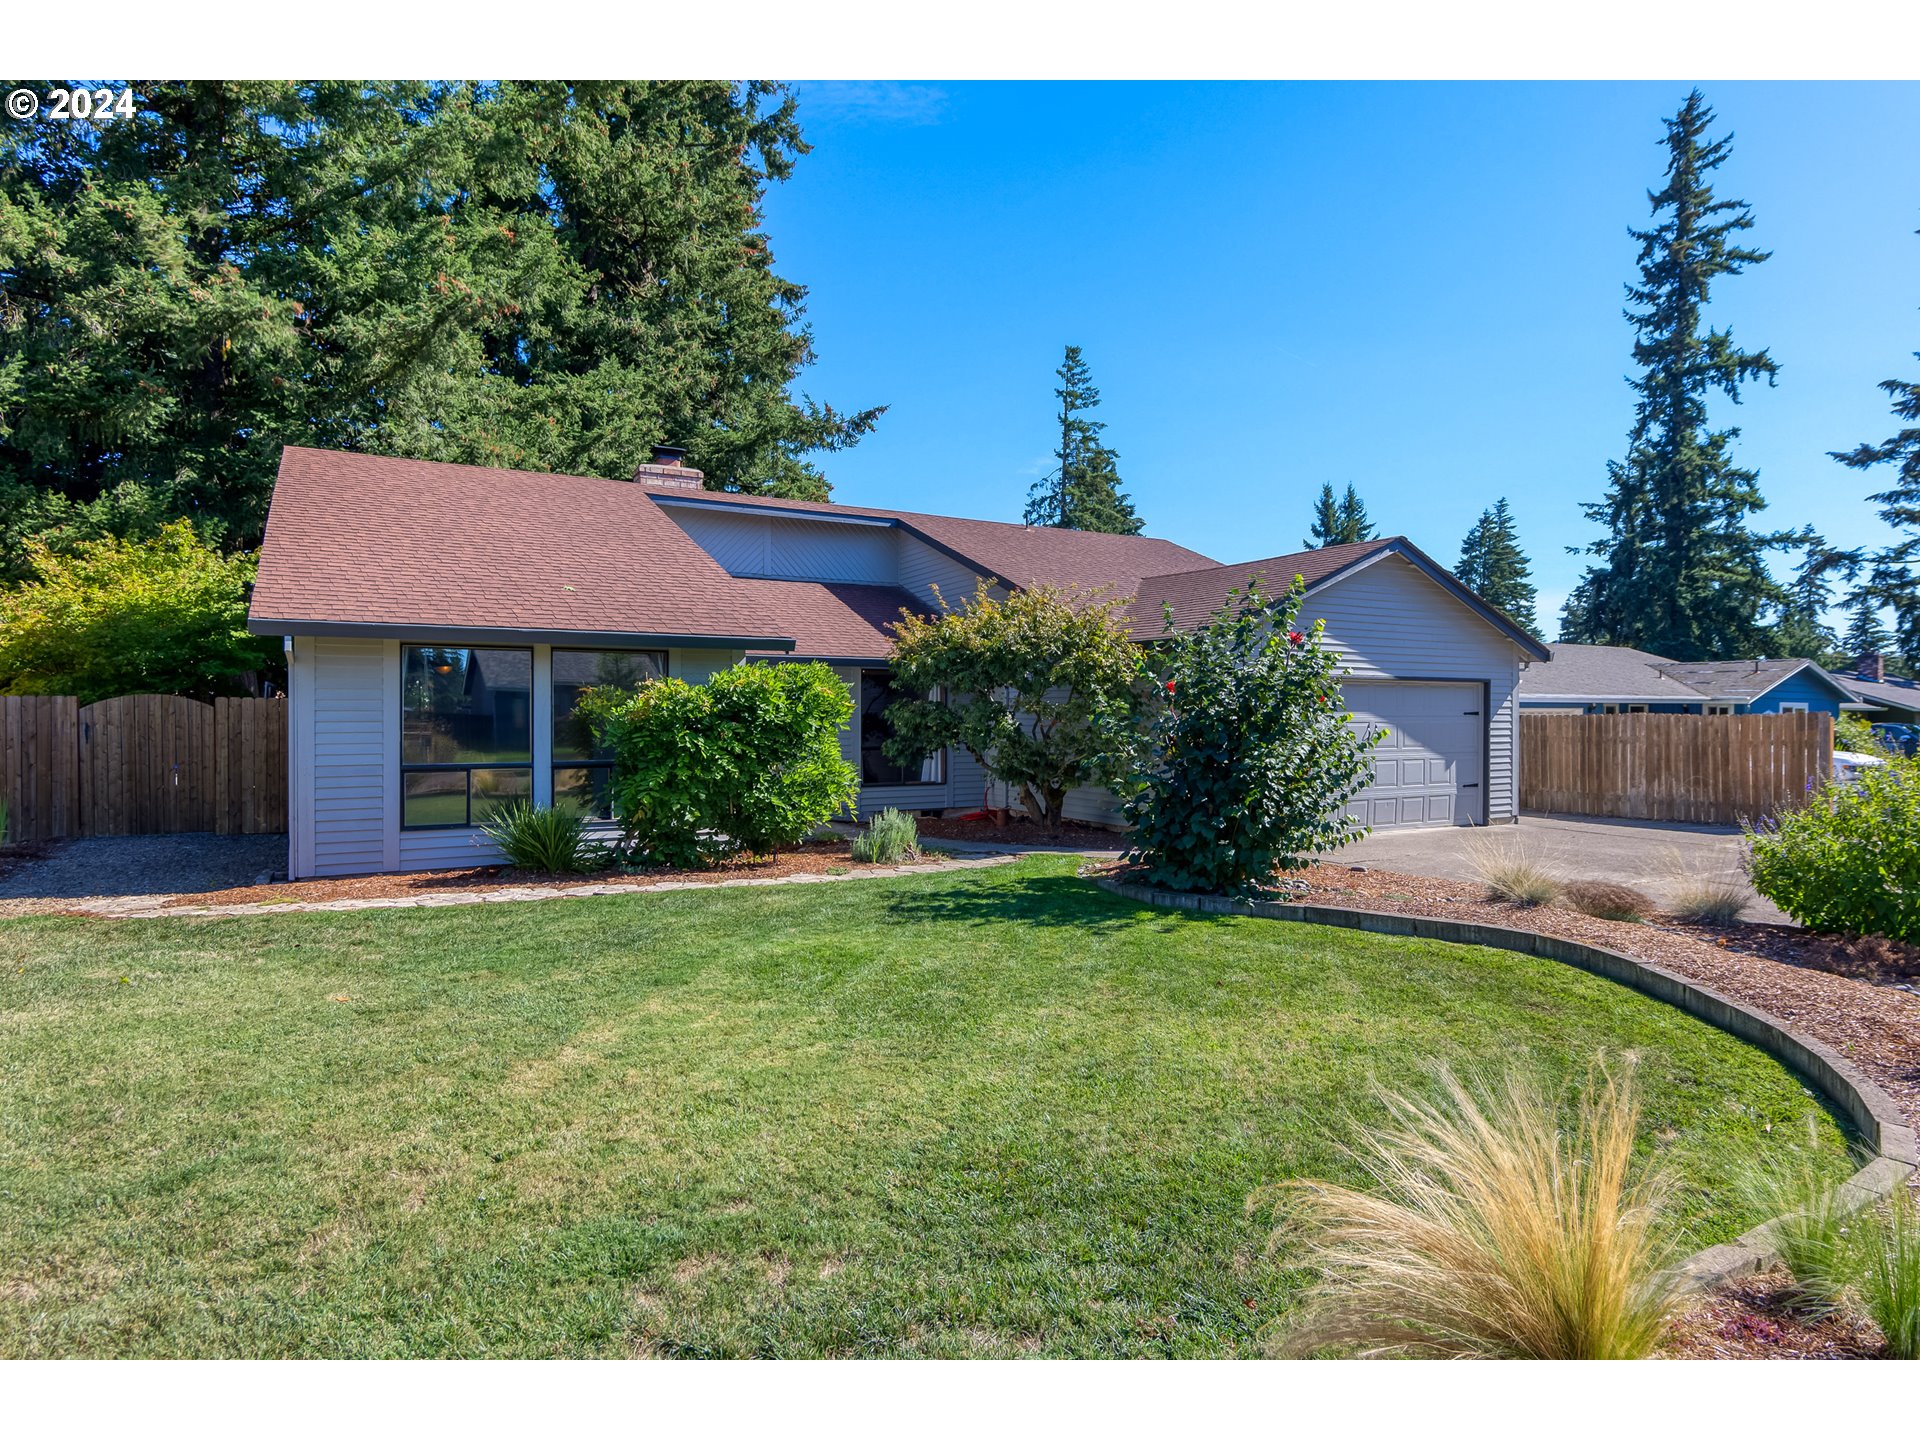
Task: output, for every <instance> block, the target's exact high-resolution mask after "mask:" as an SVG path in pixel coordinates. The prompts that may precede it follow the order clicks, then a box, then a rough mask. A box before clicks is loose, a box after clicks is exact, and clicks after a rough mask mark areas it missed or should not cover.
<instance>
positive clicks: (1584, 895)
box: [1560, 880, 1655, 920]
mask: <svg viewBox="0 0 1920 1440" xmlns="http://www.w3.org/2000/svg"><path fill="white" fill-rule="evenodd" d="M1560 898H1561V899H1563V900H1565V901H1566V902H1567V904H1569V905H1571V906H1572V907H1573V908H1574V909H1576V910H1578V911H1579V912H1580V913H1581V914H1582V915H1591V916H1593V918H1594V919H1596V920H1645V919H1646V918H1647V917H1649V916H1650V915H1652V914H1653V912H1654V909H1655V906H1654V903H1653V901H1652V900H1650V899H1648V898H1647V897H1646V896H1645V895H1643V894H1641V893H1640V892H1639V891H1638V890H1636V889H1634V888H1633V887H1632V886H1631V885H1619V884H1615V883H1614V882H1613V881H1611V880H1569V881H1568V882H1567V883H1566V884H1565V885H1562V886H1561V887H1560Z"/></svg>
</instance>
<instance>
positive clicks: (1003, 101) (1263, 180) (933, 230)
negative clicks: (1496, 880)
mask: <svg viewBox="0 0 1920 1440" xmlns="http://www.w3.org/2000/svg"><path fill="white" fill-rule="evenodd" d="M1687 83H1688V82H1685V81H1676V82H1672V83H1664V82H1662V83H1639V82H1636V83H1621V84H1485V85H1483V84H1463V83H1449V84H1376V85H1350V84H1332V83H1311V84H1272V85H1233V84H1016V83H994V84H951V83H943V84H938V85H917V84H897V85H890V84H875V83H831V84H802V85H800V86H799V94H800V104H801V121H802V124H803V127H804V129H805V131H806V133H807V136H808V139H809V140H810V141H811V142H812V143H813V145H814V147H815V149H814V152H813V153H812V154H811V155H809V156H806V157H805V158H804V159H803V160H802V161H801V162H800V164H799V166H798V168H797V169H796V172H795V174H794V177H793V179H792V180H790V181H789V182H787V183H786V184H785V185H783V186H778V187H775V189H774V191H773V192H772V194H771V195H770V196H769V200H768V205H767V225H768V229H769V231H770V233H771V235H772V238H773V243H774V254H775V256H776V258H777V261H778V268H779V269H780V271H781V273H783V274H784V275H786V276H788V277H789V278H791V279H793V280H795V281H798V282H799V283H801V284H804V285H806V286H808V287H809V289H810V292H811V293H810V296H809V299H808V317H809V319H810V321H811V323H812V325H813V328H814V335H815V341H816V344H817V347H818V350H819V353H820V360H819V363H818V364H817V365H815V366H814V367H813V368H812V369H811V370H810V371H809V372H808V373H807V374H806V376H805V377H804V379H803V382H802V385H803V388H804V389H806V390H807V391H808V392H810V393H811V394H813V395H814V396H815V397H816V398H819V399H822V400H827V401H830V402H831V403H833V404H834V405H836V406H841V407H855V406H862V405H870V404H886V405H889V406H890V407H891V409H890V410H889V411H888V413H887V414H886V415H885V416H884V417H883V418H882V420H881V422H880V426H879V428H878V430H877V431H876V432H875V433H874V434H873V435H872V436H871V437H869V438H868V439H867V440H865V441H863V442H862V443H861V444H860V445H859V446H858V447H857V448H856V449H854V450H852V451H849V452H846V453H844V454H841V455H835V456H828V457H826V469H827V473H828V475H829V478H830V479H831V480H832V481H833V483H834V487H835V490H834V494H835V498H836V499H839V500H842V501H845V502H848V503H852V504H883V505H897V506H901V507H904V508H910V509H928V510H936V511H943V512H949V513H958V514H967V515H978V516H982V517H987V518H993V519H1010V520H1011V519H1018V518H1019V515H1020V511H1021V508H1022V505H1023V504H1024V500H1025V496H1026V491H1027V487H1028V485H1029V484H1031V483H1032V481H1033V479H1034V478H1035V477H1036V476H1037V475H1038V474H1040V473H1041V472H1042V471H1044V470H1045V469H1046V468H1047V466H1048V465H1049V464H1050V459H1049V455H1048V451H1049V449H1050V448H1051V436H1050V428H1051V415H1052V408H1053V404H1054V401H1053V396H1052V393H1051V391H1052V385H1053V383H1054V382H1053V374H1052V372H1053V369H1054V367H1055V366H1056V365H1058V363H1059V360H1060V352H1061V348H1062V346H1063V345H1065V344H1067V343H1069V342H1071V343H1074V344H1078V345H1081V346H1083V347H1084V348H1085V350H1086V355H1087V359H1088V361H1089V363H1090V364H1091V365H1092V367H1093V373H1094V377H1095V380H1096V382H1097V383H1098V384H1099V386H1100V388H1101V391H1102V395H1103V405H1102V407H1101V412H1100V414H1101V418H1103V419H1105V420H1106V421H1107V424H1108V430H1107V435H1106V438H1107V440H1108V442H1109V443H1110V444H1112V445H1113V446H1114V447H1115V448H1116V449H1117V450H1118V451H1119V452H1120V457H1121V459H1120V468H1121V474H1122V476H1123V477H1124V480H1125V482H1126V485H1127V488H1128V489H1129V490H1130V492H1131V493H1132V495H1133V497H1134V500H1135V503H1136V505H1137V507H1138V508H1139V510H1140V512H1141V514H1142V515H1143V516H1144V517H1145V518H1146V522H1147V528H1148V530H1149V532H1150V533H1153V534H1157V535H1164V536H1166V537H1168V538H1170V539H1173V540H1177V541H1179V542H1180V543H1182V544H1185V545H1189V546H1192V547H1193V548H1195V549H1197V550H1200V551H1202V552H1204V553H1206V554H1208V555H1211V556H1214V557H1215V558H1217V559H1220V560H1227V561H1231V560H1240V559H1253V558H1257V557H1262V556H1266V555H1272V554H1278V553H1282V552H1285V551H1288V550H1293V549H1297V548H1299V545H1300V542H1301V538H1302V537H1303V536H1304V535H1305V533H1306V527H1307V523H1308V510H1309V507H1310V505H1311V502H1312V500H1313V498H1314V496H1315V495H1316V494H1317V492H1318V490H1319V487H1320V484H1321V482H1322V481H1324V480H1331V481H1333V482H1334V484H1335V486H1336V487H1340V486H1344V485H1345V484H1346V483H1347V482H1348V481H1352V482H1353V483H1354V484H1355V485H1357V486H1358V487H1359V490H1360V492H1361V494H1362V496H1363V497H1364V498H1365V499H1366V501H1367V504H1368V507H1369V509H1370V510H1371V512H1372V514H1373V517H1374V519H1375V520H1376V522H1378V523H1379V524H1380V526H1381V527H1382V529H1383V530H1385V531H1388V532H1399V533H1404V534H1406V535H1408V536H1410V537H1411V538H1412V539H1413V540H1414V542H1415V543H1416V544H1419V545H1420V546H1422V547H1423V548H1425V549H1427V550H1428V551H1430V552H1431V553H1432V554H1434V555H1435V556H1437V557H1438V558H1440V559H1441V560H1442V561H1443V562H1446V563H1451V562H1452V561H1453V560H1454V559H1455V558H1456V556H1457V555H1458V551H1459V544H1460V539H1461V537H1462V536H1463V535H1464V534H1465V533H1466V530H1467V528H1468V526H1469V525H1471V524H1472V522H1473V520H1474V518H1475V517H1476V516H1477V515H1478V514H1479V512H1480V511H1481V510H1482V509H1483V508H1484V507H1485V506H1487V505H1490V504H1491V503H1493V501H1494V500H1495V499H1497V498H1498V497H1500V496H1502V495H1505V496H1507V497H1508V498H1509V499H1510V500H1511V501H1512V503H1513V507H1514V510H1515V512H1516V514H1517V516H1518V518H1519V522H1520V526H1521V532H1522V539H1523V541H1524V543H1525V544H1526V546H1527V549H1528V551H1529V553H1530V554H1531V556H1532V557H1533V560H1534V565H1535V579H1536V581H1537V583H1538V584H1539V585H1540V589H1541V600H1542V605H1541V611H1542V619H1543V621H1545V622H1546V623H1547V625H1548V627H1549V633H1551V629H1552V626H1553V624H1554V623H1555V617H1556V615H1557V611H1558V607H1559V604H1560V602H1561V601H1562V600H1563V599H1564V598H1565V595H1566V592H1567V591H1568V590H1569V589H1570V588H1571V587H1572V585H1573V584H1574V582H1575V581H1576V580H1577V579H1578V577H1579V574H1580V571H1581V568H1582V565H1583V562H1582V560H1581V559H1580V558H1578V557H1575V556H1570V555H1568V554H1566V553H1565V547H1566V546H1568V545H1576V544H1581V543H1584V542H1585V541H1587V540H1588V539H1590V538H1591V537H1592V535H1593V534H1594V532H1593V530H1592V528H1591V527H1590V526H1588V525H1587V524H1586V522H1585V520H1584V518H1583V517H1582V515H1581V511H1580V508H1579V507H1580V502H1581V501H1583V500H1591V499H1595V498H1598V496H1599V494H1600V491H1601V489H1602V487H1603V486H1604V484H1605V476H1606V462H1607V460H1608V459H1609V458H1610V457H1614V456H1617V455H1618V454H1619V453H1620V450H1621V443H1622V437H1623V436H1624V434H1625V433H1626V429H1627V425H1628V422H1629V419H1630V415H1631V399H1630V396H1629V393H1628V391H1627V388H1626V384H1625V381H1624V376H1625V375H1626V373H1627V371H1628V370H1629V368H1630V359H1629V354H1628V347H1629V345H1630V343H1631V337H1630V332H1629V331H1628V328H1627V325H1626V323H1625V321H1624V320H1622V318H1621V315H1620V311H1621V305H1622V293H1621V284H1622V282H1623V281H1625V280H1626V279H1627V278H1628V277H1629V276H1630V275H1631V274H1632V273H1633V261H1634V255H1635V250H1636V247H1635V245H1634V243H1633V241H1632V240H1631V239H1630V238H1629V237H1628V235H1627V233H1626V231H1627V226H1628V225H1630V224H1642V223H1644V221H1645V219H1646V216H1647V205H1646V191H1647V189H1648V188H1649V187H1653V186H1657V184H1658V183H1659V177H1660V167H1661V165H1662V163H1663V162H1662V153H1663V152H1662V151H1661V150H1660V149H1659V148H1658V146H1657V142H1658V140H1659V138H1660V133H1661V130H1660V120H1661V117H1662V116H1664V115H1668V114H1671V113H1672V112H1673V110H1674V109H1675V108H1676V106H1677V105H1678V103H1679V101H1680V99H1681V97H1682V96H1683V94H1684V93H1685V91H1686V89H1687ZM1703 88H1704V89H1705V91H1706V93H1707V97H1708V99H1709V101H1710V102H1712V103H1713V105H1714V106H1715V107H1716V109H1717V110H1718V111H1719V115H1720V125H1721V129H1722V130H1723V131H1724V130H1729V129H1730V130H1732V131H1733V132H1734V134H1735V143H1734V154H1733V158H1732V160H1731V161H1729V163H1728V164H1727V165H1726V166H1724V167H1723V168H1722V169H1721V170H1720V172H1719V177H1720V178H1719V188H1720V191H1721V193H1722V194H1731V195H1737V196H1739V197H1741V198H1744V199H1745V200H1747V201H1748V202H1749V203H1750V204H1751V205H1752V206H1753V208H1754V213H1755V216H1756V219H1757V221H1758V225H1757V228H1756V229H1755V230H1754V231H1753V232H1752V236H1753V239H1754V242H1755V243H1757V244H1759V245H1760V246H1762V247H1764V248H1768V249H1771V250H1773V251H1774V258H1773V259H1772V260H1771V261H1769V262H1768V263H1766V264H1764V265H1761V266H1759V267H1757V268H1755V269H1754V270H1751V271H1749V272H1748V273H1747V274H1746V275H1743V276H1739V277H1735V278H1733V279H1731V280H1728V281H1725V282H1723V284H1722V286H1721V288H1720V290H1719V292H1718V294H1717V296H1716V299H1715V303H1714V308H1713V312H1712V316H1711V318H1712V320H1713V322H1714V323H1715V324H1717V325H1731V326H1732V327H1733V330H1734V335H1735V338H1736V339H1737V340H1739V341H1740V342H1741V343H1743V344H1745V345H1748V346H1765V347H1767V348H1768V349H1770V350H1771V351H1772V353H1773V356H1774V358H1775V360H1777V361H1778V362H1779V364H1780V367H1781V373H1780V379H1779V384H1778V385H1777V387H1775V388H1773V389H1771V390H1769V389H1767V388H1765V387H1761V388H1759V389H1757V390H1753V391H1751V392H1749V393H1748V394H1747V396H1746V397H1745V403H1743V404H1742V405H1740V406H1739V407H1737V409H1736V408H1735V407H1732V406H1730V405H1726V404H1724V403H1723V404H1721V405H1720V406H1719V407H1718V408H1717V410H1716V415H1715V418H1716V423H1726V422H1729V421H1731V422H1732V423H1737V424H1739V425H1740V426H1741V428H1742V432H1743V433H1742V437H1741V439H1740V440H1739V441H1738V442H1736V443H1737V445H1738V449H1739V454H1740V456H1741V458H1742V459H1743V460H1744V461H1745V462H1746V463H1748V464H1750V465H1755V466H1757V467H1758V468H1759V471H1760V477H1761V488H1762V492H1763V493H1764V494H1765V495H1766V497H1767V498H1768V500H1769V501H1770V507H1769V509H1768V510H1767V511H1766V512H1765V514H1764V515H1763V516H1762V523H1765V524H1775V525H1779V526H1781V527H1782V528H1787V527H1792V526H1798V525H1801V524H1805V523H1809V522H1811V523H1813V524H1814V525H1816V526H1818V527H1820V528H1821V529H1822V530H1823V531H1824V532H1825V533H1826V534H1827V536H1828V538H1829V539H1830V540H1832V541H1833V542H1835V543H1836V544H1842V545H1853V544H1859V543H1870V542H1873V541H1874V540H1875V539H1876V538H1877V536H1878V535H1879V533H1880V528H1881V527H1880V526H1879V522H1878V521H1877V519H1876V518H1875V516H1874V514H1873V509H1872V507H1871V506H1869V505H1868V504H1867V503H1866V502H1865V499H1864V497H1865V495H1866V494H1867V493H1868V491H1869V490H1870V489H1873V488H1877V487H1875V486H1872V485H1871V484H1869V483H1868V482H1866V481H1864V480H1863V479H1862V477H1861V476H1860V475H1859V474H1857V473H1856V472H1853V471H1849V470H1846V469H1844V468H1843V467H1841V466H1839V465H1837V464H1836V463H1834V462H1833V461H1831V460H1829V459H1827V458H1826V452H1827V451H1829V450H1834V449H1842V448H1847V447H1850V446H1852V445H1853V444H1855V443H1857V442H1859V441H1861V440H1868V439H1871V440H1879V439H1881V438H1882V437H1883V436H1885V435H1887V434H1888V433H1890V432H1891V430H1892V428H1893V425H1894V422H1893V418H1892V416H1891V415H1890V413H1889V411H1888V408H1887V403H1886V397H1885V396H1884V395H1883V394H1882V393H1881V392H1880V391H1878V390H1877V389H1875V388H1874V387H1875V386H1876V384H1877V383H1878V382H1879V381H1881V380H1883V379H1886V378H1888V377H1889V376H1895V375H1898V376H1904V377H1908V378H1911V377H1913V376H1914V375H1915V374H1916V373H1920V361H1915V360H1914V358H1913V352H1914V351H1916V350H1920V237H1916V236H1915V234H1914V231H1915V230H1916V229H1920V151H1916V149H1915V147H1914V145H1913V137H1914V136H1915V135H1917V134H1920V85H1910V84H1909V85H1833V84H1757V83H1724V84H1714V83H1707V84H1705V85H1703Z"/></svg>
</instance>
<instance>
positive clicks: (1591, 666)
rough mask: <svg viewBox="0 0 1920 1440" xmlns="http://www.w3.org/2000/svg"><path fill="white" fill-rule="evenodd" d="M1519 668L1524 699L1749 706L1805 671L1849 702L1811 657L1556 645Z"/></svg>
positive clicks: (1843, 686)
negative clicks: (1732, 656) (1683, 656)
mask: <svg viewBox="0 0 1920 1440" xmlns="http://www.w3.org/2000/svg"><path fill="white" fill-rule="evenodd" d="M1548 648H1549V649H1550V650H1551V651H1552V652H1553V653H1552V656H1551V658H1550V659H1548V660H1547V661H1545V662H1539V663H1535V664H1533V665H1530V666H1528V667H1527V668H1526V669H1525V670H1523V671H1521V672H1520V698H1521V700H1522V701H1527V700H1533V701H1547V700H1568V701H1580V702H1585V703H1590V704H1591V703H1598V702H1602V701H1604V702H1607V703H1609V704H1617V703H1620V702H1624V701H1631V702H1634V703H1641V702H1645V703H1648V704H1662V703H1674V702H1678V703H1680V704H1683V705H1697V704H1699V703H1700V702H1701V701H1703V700H1711V701H1717V702H1721V703H1724V704H1732V705H1747V704H1751V703H1752V702H1753V701H1755V700H1758V699H1759V698H1760V697H1761V696H1763V695H1765V694H1766V693H1767V692H1768V691H1770V690H1772V689H1774V688H1775V687H1776V686H1778V685H1780V684H1781V683H1783V682H1784V681H1787V680H1790V679H1792V678H1793V677H1794V676H1795V675H1798V674H1799V673H1800V672H1801V671H1803V670H1811V671H1812V672H1813V675H1814V678H1815V679H1816V680H1817V681H1818V682H1819V683H1821V684H1823V685H1825V686H1826V687H1827V688H1828V689H1829V690H1832V691H1833V692H1834V693H1835V694H1836V695H1839V696H1840V697H1841V699H1842V700H1843V701H1844V700H1847V699H1850V698H1851V697H1850V696H1849V695H1848V692H1847V687H1846V686H1845V685H1843V684H1841V683H1840V682H1839V681H1837V680H1836V679H1834V677H1833V676H1831V675H1829V674H1828V673H1827V672H1826V671H1824V670H1822V669H1821V668H1820V667H1819V666H1818V665H1816V664H1814V663H1813V661H1811V660H1792V659H1786V660H1669V659H1668V658H1667V657H1666V656H1664V655H1654V654H1651V653H1650V652H1648V651H1645V650H1635V649H1633V648H1632V647H1631V646H1627V645H1553V646H1549V647H1548Z"/></svg>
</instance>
